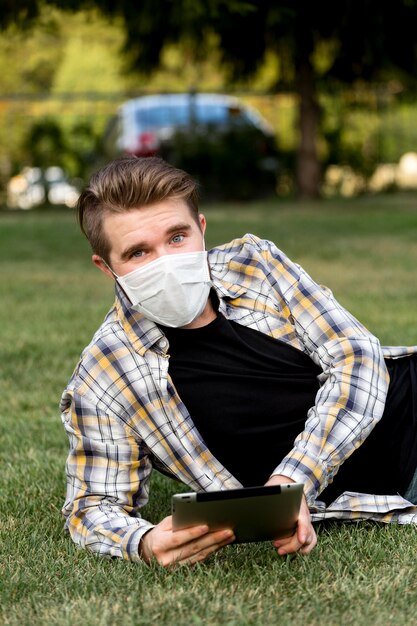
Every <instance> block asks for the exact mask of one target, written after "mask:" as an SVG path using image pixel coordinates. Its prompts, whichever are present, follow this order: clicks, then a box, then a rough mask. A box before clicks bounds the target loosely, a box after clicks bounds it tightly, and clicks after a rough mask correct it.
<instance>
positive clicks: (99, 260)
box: [91, 254, 115, 280]
mask: <svg viewBox="0 0 417 626" xmlns="http://www.w3.org/2000/svg"><path fill="white" fill-rule="evenodd" d="M91 260H92V261H93V263H94V265H95V266H96V267H98V268H99V270H101V271H102V272H104V273H105V274H106V275H107V276H109V277H110V278H111V279H112V280H115V278H114V276H113V274H112V273H111V271H110V269H109V268H108V267H107V265H106V263H105V262H104V261H103V259H102V258H101V256H99V255H98V254H93V256H92V257H91Z"/></svg>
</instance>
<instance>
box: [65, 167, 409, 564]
mask: <svg viewBox="0 0 417 626" xmlns="http://www.w3.org/2000/svg"><path fill="white" fill-rule="evenodd" d="M78 215H79V221H80V225H81V228H82V230H83V232H84V233H85V234H86V236H87V237H88V239H89V241H90V244H91V246H92V250H93V257H92V258H93V262H94V264H95V265H96V266H97V267H98V268H99V269H100V270H102V271H103V272H104V273H105V274H107V276H109V278H110V279H112V280H114V281H115V289H116V301H115V304H114V306H113V308H112V309H111V311H110V312H109V314H108V316H107V318H106V319H105V321H104V323H103V324H102V326H101V327H100V328H99V330H98V331H97V333H96V334H95V336H94V338H93V340H92V342H91V343H90V345H89V346H88V347H87V348H86V349H85V350H84V352H83V355H82V357H81V360H80V362H79V363H78V366H77V368H76V370H75V372H74V374H73V376H72V378H71V380H70V382H69V384H68V386H67V388H66V390H65V392H64V394H63V397H62V402H61V408H62V420H63V424H64V426H65V429H66V431H67V434H68V437H69V444H70V450H69V456H68V461H67V482H68V490H67V500H66V502H65V506H64V509H63V510H64V514H65V516H66V518H67V522H66V527H67V529H68V530H69V532H70V533H71V536H72V538H73V540H74V541H75V542H76V543H78V544H80V545H81V546H85V547H87V548H89V549H91V550H93V551H96V552H99V553H100V554H103V555H108V556H113V557H120V558H125V559H131V560H140V559H143V560H145V561H146V562H149V561H150V560H151V559H152V558H156V559H157V561H158V562H159V563H160V564H162V565H164V566H168V565H171V564H173V563H194V562H197V561H202V560H204V559H205V558H207V556H208V555H210V554H211V553H213V552H215V551H216V550H218V549H220V548H221V547H222V546H224V545H226V544H228V543H230V542H232V541H233V539H234V537H233V532H232V531H231V530H230V529H224V530H221V531H217V532H208V529H207V527H204V526H197V527H193V528H190V529H186V530H181V531H177V532H175V533H173V531H172V527H171V517H170V516H168V517H166V518H165V519H163V520H162V521H160V522H159V523H157V524H156V525H153V524H151V523H150V522H148V521H146V520H144V519H142V518H141V516H140V513H139V511H140V509H141V507H143V505H144V504H146V502H147V499H148V491H149V479H150V475H151V472H152V469H153V468H155V469H157V470H159V471H161V472H164V473H165V474H168V475H170V476H172V477H173V478H175V479H177V480H180V481H182V482H183V483H185V484H187V485H188V486H189V487H190V489H192V490H216V489H230V488H236V487H239V486H241V485H243V486H251V485H260V484H281V483H288V482H302V483H304V486H305V500H304V502H303V504H302V508H301V513H300V518H299V522H298V527H297V531H296V532H295V534H294V535H293V536H292V537H289V538H288V539H283V540H279V541H275V542H273V543H274V545H275V547H276V549H277V550H278V552H279V554H283V555H284V554H289V553H293V552H301V553H303V554H308V553H309V552H310V551H311V550H312V549H313V547H314V546H315V544H316V535H315V532H314V528H313V526H312V523H311V518H310V513H309V507H308V505H309V506H310V508H311V509H312V511H315V515H316V519H317V517H321V518H323V517H326V516H330V517H331V516H333V517H338V518H342V519H343V518H346V519H352V518H356V519H357V518H368V519H369V518H371V519H381V520H384V521H389V520H398V521H400V522H417V509H416V508H414V507H412V506H411V504H410V501H412V502H414V503H416V504H417V486H416V475H417V474H416V467H417V426H416V425H417V383H416V381H417V356H416V354H417V347H414V348H391V349H388V348H383V349H381V347H380V345H379V342H378V340H377V339H376V338H375V337H373V336H372V335H371V334H370V333H369V332H368V331H367V330H366V329H365V328H364V327H363V326H362V325H361V324H360V323H359V322H358V321H357V320H356V319H355V318H354V317H353V316H352V315H350V314H349V313H348V312H347V311H346V310H344V309H343V307H341V306H340V304H338V303H337V302H336V300H335V299H334V298H333V296H332V294H331V292H330V291H329V290H328V289H326V288H324V287H322V286H319V285H318V284H316V283H315V282H314V281H313V280H312V279H311V278H310V277H309V276H308V275H307V274H306V272H305V271H304V270H303V269H302V268H300V267H299V266H298V265H296V264H295V263H293V262H291V261H290V260H289V259H288V258H287V257H286V256H285V255H284V254H283V253H282V252H281V251H280V250H278V249H277V248H276V247H275V246H274V244H272V243H271V242H269V241H262V240H260V239H258V238H257V237H255V236H253V235H246V236H244V237H242V238H241V239H236V240H234V241H232V242H231V243H229V244H226V245H223V246H220V247H218V248H215V249H213V250H211V251H210V252H209V253H207V252H206V251H205V245H204V233H205V230H206V220H205V218H204V216H203V215H202V214H199V212H198V204H197V192H196V185H195V183H194V181H193V180H192V179H191V178H190V177H189V176H188V175H187V174H186V173H185V172H182V171H181V170H177V169H175V168H174V167H172V166H170V165H168V164H167V163H165V162H163V161H162V160H160V159H156V158H147V159H136V158H131V159H130V158H128V159H121V160H117V161H113V162H111V163H110V164H109V165H107V166H106V167H105V168H103V169H102V170H100V171H99V172H98V173H97V174H95V175H94V176H93V178H92V180H91V181H90V184H89V186H88V187H87V189H86V190H85V191H84V192H83V194H82V195H81V197H80V199H79V203H78ZM394 357H403V358H394ZM387 368H388V371H387ZM374 427H375V428H374ZM359 446H360V447H359ZM352 453H353V454H352ZM413 477H414V478H413ZM343 492H347V494H346V493H345V494H343ZM353 492H359V493H353ZM367 494H377V495H367ZM318 496H320V500H317V498H318ZM339 496H340V497H339ZM402 496H405V498H407V499H408V500H410V501H408V500H405V499H404V498H403V497H402ZM335 498H336V499H337V501H336V502H335V503H334V504H332V501H333V500H334V499H335ZM307 503H308V504H307ZM324 503H326V504H327V505H330V506H328V507H327V509H326V508H325V504H324Z"/></svg>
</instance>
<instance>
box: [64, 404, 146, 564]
mask: <svg viewBox="0 0 417 626" xmlns="http://www.w3.org/2000/svg"><path fill="white" fill-rule="evenodd" d="M61 406H62V409H63V410H62V421H63V424H64V427H65V430H66V432H67V435H68V438H69V454H68V458H67V463H66V474H67V498H66V501H65V504H64V508H63V513H64V516H65V517H66V528H67V529H68V531H69V533H70V535H71V537H72V539H73V541H74V542H75V543H76V544H78V545H80V546H82V547H86V548H88V549H89V550H91V551H93V552H97V553H99V554H101V555H106V556H110V557H118V558H122V559H126V560H131V561H138V560H140V557H139V542H140V539H141V538H142V536H143V534H144V533H145V532H146V531H148V530H150V529H151V528H152V527H153V525H152V524H150V523H149V522H147V521H146V520H144V519H142V518H141V517H140V515H139V513H138V510H139V509H140V508H141V507H142V506H143V505H144V504H146V502H147V499H148V480H149V476H150V472H151V463H150V461H149V458H148V455H147V454H146V452H145V450H143V449H141V446H140V445H139V443H138V442H137V440H136V439H135V437H133V435H132V433H131V432H130V429H129V427H128V426H127V425H125V424H124V423H123V422H122V420H119V419H117V418H115V417H114V416H111V415H107V414H105V413H104V412H103V413H99V411H98V409H97V404H96V403H95V402H93V401H92V400H89V399H87V398H85V397H84V396H82V395H79V394H77V393H75V392H70V393H68V392H67V393H66V394H65V399H64V400H63V402H62V405H61Z"/></svg>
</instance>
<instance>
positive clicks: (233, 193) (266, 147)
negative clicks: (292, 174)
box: [161, 125, 278, 200]
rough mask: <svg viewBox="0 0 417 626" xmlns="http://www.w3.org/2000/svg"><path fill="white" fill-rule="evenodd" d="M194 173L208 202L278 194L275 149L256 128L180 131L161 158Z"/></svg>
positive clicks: (166, 147) (204, 127) (197, 127)
mask: <svg viewBox="0 0 417 626" xmlns="http://www.w3.org/2000/svg"><path fill="white" fill-rule="evenodd" d="M161 156H162V157H163V158H165V159H166V160H167V161H169V162H171V163H173V164H174V165H175V166H176V167H180V168H182V169H184V170H186V171H187V172H189V173H190V174H192V175H193V176H194V177H195V178H196V179H197V180H198V181H199V183H200V185H201V187H202V195H203V196H204V199H205V200H214V199H225V200H230V199H235V200H247V199H250V198H257V197H262V196H267V195H272V194H273V193H275V190H276V184H277V168H278V159H277V154H276V150H275V146H274V144H273V142H272V140H271V141H269V138H268V137H265V136H264V135H263V134H262V133H261V132H260V131H258V130H257V129H255V128H247V127H241V126H238V125H236V126H235V127H232V128H230V127H229V128H227V129H222V128H219V127H218V126H216V127H214V126H210V125H207V126H196V127H195V129H194V130H193V131H192V132H190V131H189V130H188V131H182V130H180V131H177V132H176V133H175V134H174V135H173V137H172V139H171V141H170V142H169V145H167V146H165V147H164V149H163V154H162V155H161Z"/></svg>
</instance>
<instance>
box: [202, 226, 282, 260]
mask: <svg viewBox="0 0 417 626" xmlns="http://www.w3.org/2000/svg"><path fill="white" fill-rule="evenodd" d="M208 255H209V259H210V263H212V264H215V263H224V262H227V261H230V260H233V259H241V260H244V259H245V258H249V259H250V258H252V257H253V258H260V259H261V258H265V259H266V258H268V257H269V256H270V255H272V256H274V258H277V259H282V260H284V259H287V257H286V255H285V253H284V252H283V251H282V250H280V249H279V248H277V246H276V245H275V244H274V243H273V242H272V241H269V240H268V239H261V238H260V237H257V236H256V235H253V234H251V233H246V235H243V237H239V238H237V239H233V240H232V241H230V242H228V243H225V244H222V245H219V246H216V247H214V248H212V249H211V250H210V251H209V253H208Z"/></svg>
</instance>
